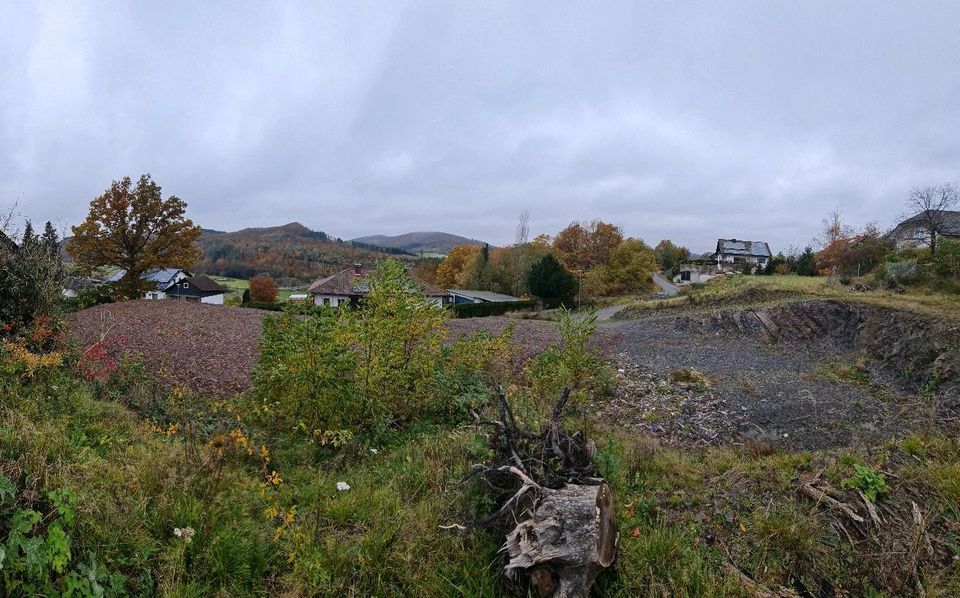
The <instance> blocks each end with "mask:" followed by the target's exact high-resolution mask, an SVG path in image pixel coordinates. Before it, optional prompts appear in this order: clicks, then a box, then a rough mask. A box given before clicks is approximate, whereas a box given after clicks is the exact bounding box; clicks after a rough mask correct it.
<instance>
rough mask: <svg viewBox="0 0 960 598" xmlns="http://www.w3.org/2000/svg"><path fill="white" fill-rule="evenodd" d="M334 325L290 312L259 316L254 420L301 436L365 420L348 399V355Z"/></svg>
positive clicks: (329, 320) (360, 408)
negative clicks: (260, 325) (261, 321)
mask: <svg viewBox="0 0 960 598" xmlns="http://www.w3.org/2000/svg"><path fill="white" fill-rule="evenodd" d="M336 323H337V322H336V320H335V319H334V318H326V317H308V318H298V317H297V316H296V315H295V314H293V313H292V312H284V313H283V314H282V315H280V316H277V317H270V318H267V319H265V320H264V322H263V333H262V335H261V337H260V357H259V359H258V361H257V365H256V367H255V368H254V371H253V376H252V382H253V397H254V398H255V399H256V406H255V408H254V411H253V413H254V414H255V415H257V416H259V418H258V419H260V420H261V421H263V422H265V423H268V424H270V425H273V426H277V427H280V428H281V429H284V430H287V431H296V432H299V433H305V434H307V435H314V434H316V435H322V434H323V433H324V432H326V431H329V430H333V429H341V428H343V427H357V426H361V425H363V424H364V423H365V421H366V420H367V419H368V417H369V414H367V413H365V410H364V406H363V405H361V404H359V403H358V402H356V401H355V400H354V393H353V390H354V389H353V379H352V370H353V368H352V363H351V361H352V359H351V358H352V356H353V355H352V353H351V351H350V350H349V348H348V347H347V346H346V345H344V344H343V343H341V342H340V340H339V339H338V337H337V334H336V330H335V327H336Z"/></svg>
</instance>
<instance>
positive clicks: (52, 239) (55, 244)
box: [40, 220, 60, 255]
mask: <svg viewBox="0 0 960 598" xmlns="http://www.w3.org/2000/svg"><path fill="white" fill-rule="evenodd" d="M40 242H41V243H43V246H44V247H46V248H47V251H49V252H50V254H51V255H53V254H54V253H59V252H60V235H58V234H57V231H56V229H54V228H53V225H52V224H50V221H49V220H47V224H46V225H45V226H44V227H43V236H41V237H40Z"/></svg>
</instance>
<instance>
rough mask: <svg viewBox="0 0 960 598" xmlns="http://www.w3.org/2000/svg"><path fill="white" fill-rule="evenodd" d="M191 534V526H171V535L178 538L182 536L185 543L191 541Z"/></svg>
mask: <svg viewBox="0 0 960 598" xmlns="http://www.w3.org/2000/svg"><path fill="white" fill-rule="evenodd" d="M193 534H194V531H193V528H192V527H185V528H183V529H181V528H179V527H175V528H173V535H174V536H176V537H178V538H182V539H183V541H184V542H185V543H187V544H189V543H190V542H193Z"/></svg>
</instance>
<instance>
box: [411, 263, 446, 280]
mask: <svg viewBox="0 0 960 598" xmlns="http://www.w3.org/2000/svg"><path fill="white" fill-rule="evenodd" d="M440 262H441V260H440V259H438V258H421V259H420V260H419V261H418V262H417V263H416V264H414V265H413V268H411V270H410V273H411V274H412V275H413V276H415V277H416V278H418V279H420V280H422V281H423V282H427V283H430V284H436V283H437V268H439V267H440Z"/></svg>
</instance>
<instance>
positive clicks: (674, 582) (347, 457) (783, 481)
mask: <svg viewBox="0 0 960 598" xmlns="http://www.w3.org/2000/svg"><path fill="white" fill-rule="evenodd" d="M118 392H119V391H118ZM124 392H131V391H129V390H128V391H124ZM97 394H98V393H97V391H96V389H95V388H94V387H93V386H91V385H90V384H87V383H84V382H82V381H78V380H76V379H75V378H73V377H72V376H71V375H69V374H68V373H66V372H58V373H56V374H55V375H52V376H50V377H48V378H47V379H45V380H33V381H30V382H28V383H24V384H21V383H12V382H11V381H9V380H8V381H6V382H4V386H3V393H2V396H3V399H2V411H0V462H2V466H0V471H2V473H3V475H4V476H6V477H7V478H9V479H11V480H14V482H15V484H16V486H17V488H18V496H19V498H18V500H19V501H20V503H22V504H26V503H27V502H28V501H31V500H35V499H31V498H30V497H31V496H34V497H35V496H40V495H42V494H43V493H44V492H46V491H49V490H50V489H55V488H62V487H68V488H71V489H73V490H74V491H75V492H76V494H77V495H78V497H79V499H80V508H79V514H78V517H77V521H76V523H75V525H74V527H73V528H72V529H71V530H70V533H71V537H72V539H73V546H72V550H73V553H74V554H75V555H78V558H79V557H84V556H85V555H87V554H90V553H92V554H96V559H97V562H98V563H100V564H101V566H103V567H106V568H109V569H110V570H113V571H119V572H122V573H123V574H125V575H127V576H128V579H127V587H128V589H130V590H131V591H136V592H143V593H154V592H156V593H164V594H169V595H181V596H194V595H195V596H199V595H211V594H217V593H220V594H223V595H234V596H244V595H262V594H264V593H268V594H284V593H285V594H289V595H299V594H306V595H311V594H324V595H350V594H354V595H380V596H394V595H395V596H401V595H469V596H494V595H500V594H501V593H503V591H504V586H503V585H502V582H501V580H500V579H499V565H498V563H499V562H500V561H499V558H498V556H497V550H498V548H499V546H500V543H501V541H502V539H501V538H498V537H494V536H491V535H489V534H487V533H485V532H481V531H474V532H470V533H467V534H461V533H458V532H455V531H452V530H442V529H440V528H439V526H440V525H442V524H447V523H454V522H458V521H462V518H463V516H464V513H465V512H467V511H469V510H470V509H471V508H474V507H472V506H471V504H473V503H474V501H476V500H478V497H475V496H471V495H470V493H469V492H466V490H465V486H463V485H462V484H461V480H462V478H463V476H464V475H465V474H466V473H467V472H468V471H469V467H470V464H471V463H477V462H479V461H481V460H482V459H483V457H484V455H485V451H486V449H485V439H484V437H483V436H482V435H480V434H479V433H478V431H477V430H476V429H474V428H472V427H462V426H457V425H454V424H444V423H429V422H422V423H420V424H418V425H415V426H414V427H413V428H410V429H408V430H406V431H403V432H398V433H393V434H388V435H385V436H381V437H379V438H373V437H367V438H364V439H362V440H358V441H356V442H353V443H350V444H348V445H347V446H345V447H344V448H343V449H341V450H339V451H334V450H331V449H329V448H324V447H320V446H317V445H314V444H309V443H305V442H303V441H295V440H293V439H290V440H283V439H282V438H281V439H279V440H277V442H275V443H273V444H271V446H270V447H269V459H270V460H269V462H268V463H264V462H263V460H262V459H261V458H260V457H259V456H258V455H257V454H256V451H253V454H252V455H251V454H248V453H247V452H245V451H244V450H236V451H228V452H227V454H226V455H225V456H223V457H222V458H218V457H217V454H216V451H215V450H214V449H213V448H212V445H211V443H210V442H208V440H209V439H210V438H213V437H214V436H216V434H217V433H218V430H221V429H225V428H222V426H228V427H229V426H230V425H231V424H229V418H225V419H223V420H217V419H216V418H213V419H209V418H207V419H205V418H199V419H197V418H193V421H195V422H196V423H195V424H194V425H195V427H194V429H193V430H192V431H188V430H186V429H184V427H181V428H180V429H178V430H176V431H174V432H172V433H171V432H170V430H169V428H168V427H167V426H165V425H157V424H158V423H159V424H163V423H164V422H162V421H158V420H154V421H147V420H145V419H144V418H143V416H142V415H140V414H138V413H136V412H134V411H131V410H130V409H128V408H127V407H124V406H123V405H122V404H121V403H122V402H123V398H122V396H120V395H115V396H116V398H115V399H113V400H107V397H104V399H98V398H97ZM118 401H119V402H118ZM168 401H169V402H171V403H175V404H177V405H178V407H177V408H178V409H181V410H182V413H190V412H191V411H190V409H189V408H188V406H189V405H193V404H196V403H204V402H203V401H201V400H199V399H194V398H191V397H185V396H182V395H173V396H171V397H170V398H168ZM184 421H189V420H184ZM204 422H207V423H204ZM581 423H583V424H584V425H585V426H587V429H588V432H589V434H590V436H591V437H592V438H594V439H595V440H596V442H597V455H596V459H597V462H598V464H599V465H600V468H601V472H602V474H603V475H604V476H605V478H606V479H607V481H608V482H609V483H610V485H611V487H612V489H613V491H614V496H615V498H616V505H617V516H618V523H619V527H620V539H621V545H620V554H619V556H618V560H617V564H616V570H615V573H613V574H610V575H604V576H601V578H600V580H599V594H600V595H604V596H663V595H670V596H718V595H723V596H747V595H750V592H749V591H748V590H747V589H746V588H745V587H744V586H743V585H742V583H741V582H740V581H739V579H738V575H737V574H736V572H735V571H734V570H733V569H731V567H730V564H731V563H732V564H733V565H734V566H735V567H736V569H739V570H740V571H741V572H743V573H744V574H745V575H748V576H749V577H750V578H752V579H753V580H755V581H756V582H757V583H760V584H763V585H765V586H767V587H771V588H776V587H778V586H786V587H792V588H797V589H803V590H804V591H807V592H809V593H816V591H817V589H818V588H832V589H833V590H838V591H839V590H846V591H849V592H851V593H852V594H853V595H859V594H861V593H863V592H864V591H865V590H864V587H865V586H864V582H865V581H866V582H867V583H869V584H870V586H871V587H875V588H881V589H885V590H886V591H887V592H888V593H889V595H901V594H902V593H903V592H905V591H912V587H913V586H912V585H911V584H912V581H910V580H911V577H910V575H912V573H911V572H910V571H906V570H905V567H906V565H905V564H904V563H906V562H907V560H908V559H901V558H899V557H897V558H896V559H891V557H890V556H889V555H890V554H898V552H897V550H898V549H895V546H897V544H896V542H903V541H904V539H905V537H904V536H889V537H888V535H885V534H886V533H887V532H884V533H883V534H880V535H876V536H874V535H871V536H868V537H863V538H861V537H859V536H856V535H855V539H856V541H857V545H856V546H851V545H850V543H849V540H848V539H847V537H846V536H845V535H844V534H843V533H842V532H840V531H838V530H839V528H838V527H837V524H836V517H835V516H834V514H833V513H832V512H831V511H829V510H827V509H825V508H823V507H818V506H817V505H816V504H814V503H813V502H811V501H809V500H808V499H806V498H805V497H803V496H801V495H800V494H799V493H798V492H797V486H798V483H799V482H798V480H799V479H801V478H802V477H803V476H807V475H810V474H812V473H814V472H817V471H821V470H824V469H829V470H830V471H831V472H832V473H831V476H832V478H833V479H835V480H836V481H837V484H836V487H837V489H838V491H841V492H844V493H846V496H847V500H850V501H853V500H854V496H855V495H853V494H852V493H853V492H854V490H853V489H843V488H842V487H841V485H840V483H841V481H842V480H844V479H847V478H851V477H853V476H855V475H856V474H857V467H858V466H860V465H861V464H870V465H871V467H872V470H873V471H877V472H879V471H883V472H886V473H888V474H891V475H888V476H887V483H888V485H889V488H888V489H887V491H886V492H884V493H882V494H880V495H879V497H878V498H877V500H878V504H880V505H882V506H883V507H885V508H886V509H888V510H889V512H892V513H898V512H903V513H909V504H910V502H917V503H918V504H919V505H920V508H921V509H922V511H923V513H925V514H928V515H927V516H928V517H930V518H931V522H930V528H929V529H930V530H931V533H934V532H935V533H936V534H937V536H938V538H939V542H940V543H942V545H944V546H960V483H958V482H957V480H958V479H960V469H958V465H957V463H958V460H960V444H958V441H957V439H956V438H951V437H946V436H938V435H932V436H927V435H914V436H911V437H909V438H906V439H904V440H903V441H902V442H901V443H899V444H897V443H894V444H893V445H892V446H891V447H890V448H889V449H888V450H885V451H883V452H882V453H874V454H870V453H868V452H858V451H823V452H815V453H780V452H777V451H775V450H772V449H771V450H756V451H755V450H752V449H751V448H750V447H742V448H738V447H725V448H711V449H705V450H683V449H679V448H672V447H667V446H663V445H661V444H659V443H658V442H657V441H655V440H653V439H651V438H648V437H644V436H637V435H635V434H627V433H625V432H621V431H619V430H618V429H616V428H613V427H609V426H608V425H607V424H601V423H599V422H596V421H593V420H590V419H589V418H588V419H584V420H582V422H581ZM249 442H250V443H251V445H252V446H255V445H256V443H257V441H256V440H255V436H250V441H249ZM274 471H276V472H277V474H278V476H279V477H280V480H281V481H279V482H277V483H271V482H269V481H267V480H268V477H269V475H270V474H271V472H274ZM338 482H346V483H348V484H349V486H350V489H349V490H347V491H339V490H338V489H337V483H338ZM904 505H906V507H905V506H904ZM0 513H2V511H0ZM289 513H295V523H294V524H290V525H288V524H285V522H284V517H285V515H286V514H289ZM888 517H889V516H888ZM888 521H890V523H889V525H890V527H891V528H896V526H897V525H898V524H897V523H896V522H895V521H894V520H892V519H888ZM187 526H189V527H192V528H193V529H195V530H196V536H195V537H194V540H193V542H192V543H190V544H188V545H184V544H183V542H182V541H180V540H178V539H177V538H176V537H175V536H174V535H173V529H174V528H175V527H180V528H183V527H187ZM904 529H905V530H906V529H907V528H904ZM907 531H909V530H907ZM853 533H854V534H855V532H853ZM904 533H907V532H906V531H905V532H904ZM937 546H938V547H940V546H941V544H937ZM937 550H938V552H937V555H938V556H937V555H933V556H930V557H929V558H927V557H923V558H921V560H920V561H919V565H918V567H919V568H918V571H919V575H920V580H921V582H922V583H924V584H926V586H927V590H928V592H929V593H931V594H932V595H938V592H939V595H949V594H950V592H951V591H953V589H955V588H957V587H960V568H957V567H956V566H951V565H947V566H946V568H944V567H943V566H942V565H940V564H939V563H942V562H943V561H942V560H938V559H942V557H943V554H942V550H943V549H942V547H940V548H937ZM854 555H857V556H854ZM934 557H935V558H934Z"/></svg>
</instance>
